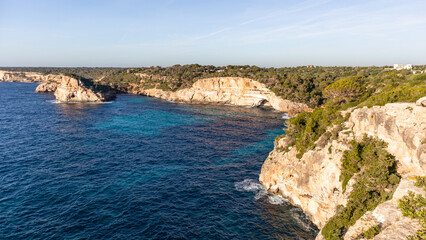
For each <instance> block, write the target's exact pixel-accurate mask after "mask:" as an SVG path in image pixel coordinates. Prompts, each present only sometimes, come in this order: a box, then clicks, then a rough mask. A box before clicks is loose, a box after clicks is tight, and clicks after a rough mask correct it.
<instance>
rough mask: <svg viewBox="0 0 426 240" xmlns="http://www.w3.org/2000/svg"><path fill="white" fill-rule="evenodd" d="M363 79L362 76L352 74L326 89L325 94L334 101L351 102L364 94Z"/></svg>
mask: <svg viewBox="0 0 426 240" xmlns="http://www.w3.org/2000/svg"><path fill="white" fill-rule="evenodd" d="M363 80H364V77H362V76H350V77H347V78H343V79H340V80H337V81H336V82H334V83H332V84H330V85H328V86H327V87H326V88H325V89H324V91H323V96H324V97H325V98H327V99H329V100H332V101H334V102H350V101H352V100H355V99H357V98H358V97H360V96H361V95H362V91H363V89H364V88H363V87H362V85H361V82H362V81H363Z"/></svg>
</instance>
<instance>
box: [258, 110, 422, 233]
mask: <svg viewBox="0 0 426 240" xmlns="http://www.w3.org/2000/svg"><path fill="white" fill-rule="evenodd" d="M344 126H345V128H344V129H345V130H342V131H340V132H339V134H338V137H337V139H334V140H330V141H329V142H328V143H327V145H326V146H324V147H317V148H316V149H314V150H310V151H308V152H306V153H305V154H304V155H303V157H302V158H301V159H298V158H297V157H296V153H297V151H296V149H295V148H293V149H290V151H289V152H284V151H282V150H281V149H285V148H286V147H287V143H288V139H287V138H282V139H280V140H279V141H278V142H276V144H275V149H274V150H273V151H272V152H271V153H270V154H269V157H268V158H267V159H266V161H265V162H264V164H263V166H262V170H261V174H260V176H259V180H260V182H261V183H262V184H263V185H264V186H265V187H266V189H268V191H270V192H272V193H276V194H280V195H282V196H283V197H285V198H287V199H289V200H290V201H291V202H292V203H293V204H295V205H297V206H300V207H301V208H302V209H303V210H304V212H305V213H307V214H308V215H309V216H310V218H311V220H312V221H313V222H314V223H315V224H316V225H317V226H318V227H319V228H321V227H323V226H324V224H325V223H327V221H328V220H329V219H330V218H331V217H332V216H334V214H335V213H336V208H337V206H338V205H345V204H346V202H347V198H348V195H349V192H350V191H351V184H353V182H351V181H352V180H353V179H352V180H351V181H349V183H348V189H347V190H346V192H345V193H343V191H342V183H341V182H340V181H339V176H340V173H341V158H342V155H343V152H344V150H346V149H348V148H349V144H348V143H349V141H350V140H353V139H356V140H360V139H361V138H362V136H363V135H364V134H367V135H369V136H373V137H377V138H379V139H381V140H384V141H385V142H387V143H388V147H387V149H386V150H387V151H388V152H389V153H390V154H392V155H394V156H395V158H396V159H397V161H398V172H399V174H400V175H401V176H402V181H401V183H400V185H399V187H398V188H397V190H396V192H395V196H394V198H393V199H392V200H390V201H387V202H384V203H382V204H380V205H379V206H378V207H377V208H376V210H375V212H372V213H371V212H370V213H368V214H365V215H364V217H363V218H364V221H366V220H365V219H367V220H368V221H370V223H373V222H376V223H377V222H379V223H381V224H382V232H381V233H380V234H379V235H378V236H376V238H377V239H386V236H389V235H392V232H393V233H394V234H395V233H396V232H395V231H396V230H395V229H399V230H400V231H401V232H400V233H399V234H400V235H401V234H402V235H404V236H407V235H408V234H412V233H414V232H415V230H416V229H417V228H418V227H419V225H418V223H417V222H416V221H413V220H411V219H409V220H407V219H406V218H405V217H402V214H401V213H400V211H399V210H398V209H397V208H396V206H397V205H396V201H397V200H398V198H400V197H401V196H402V195H404V194H406V193H407V191H408V190H413V191H417V192H418V191H422V190H421V189H417V188H415V187H414V186H413V183H412V180H411V182H410V180H409V178H410V177H412V176H416V175H421V176H424V175H425V173H426V107H423V106H421V104H418V105H416V104H415V103H392V104H386V105H385V106H381V107H379V106H376V107H372V108H361V109H355V110H354V111H353V112H352V113H351V116H350V118H349V120H348V121H347V122H345V123H344ZM423 194H424V193H423ZM362 221H363V220H362V219H360V220H358V222H359V223H358V222H357V223H356V224H355V226H352V227H351V228H350V229H349V230H348V233H347V234H346V235H345V236H346V239H352V237H354V236H357V234H359V233H360V231H362V228H363V227H366V226H368V224H365V222H364V223H363V222H362ZM357 225H358V226H357ZM402 227H403V228H402ZM321 238H322V236H321V235H319V236H318V239H321ZM388 239H394V238H388Z"/></svg>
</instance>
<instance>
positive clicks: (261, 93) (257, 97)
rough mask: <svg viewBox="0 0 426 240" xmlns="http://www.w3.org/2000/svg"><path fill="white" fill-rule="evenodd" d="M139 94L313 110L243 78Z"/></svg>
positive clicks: (217, 79) (184, 100)
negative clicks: (176, 89)
mask: <svg viewBox="0 0 426 240" xmlns="http://www.w3.org/2000/svg"><path fill="white" fill-rule="evenodd" d="M137 93H139V94H143V95H147V96H152V97H157V98H162V99H165V100H168V101H177V102H190V103H215V104H230V105H237V106H250V107H259V106H264V107H272V108H274V109H276V110H278V111H283V112H289V113H290V114H295V113H299V112H303V111H306V110H309V107H308V106H307V105H306V104H303V103H295V102H292V101H289V100H284V99H282V98H280V97H278V96H276V95H275V93H273V92H272V91H271V90H269V89H268V88H266V87H265V85H264V84H262V83H259V82H257V81H254V80H251V79H248V78H239V77H221V78H207V79H201V80H198V81H197V82H195V83H194V84H193V86H192V87H191V88H188V89H182V90H179V91H176V92H171V91H164V90H160V89H147V90H140V91H138V92H137Z"/></svg>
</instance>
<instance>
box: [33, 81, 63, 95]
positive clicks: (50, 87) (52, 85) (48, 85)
mask: <svg viewBox="0 0 426 240" xmlns="http://www.w3.org/2000/svg"><path fill="white" fill-rule="evenodd" d="M57 88H58V83H57V82H45V83H42V84H40V85H38V86H37V88H36V89H35V92H38V93H47V92H55V91H56V89H57Z"/></svg>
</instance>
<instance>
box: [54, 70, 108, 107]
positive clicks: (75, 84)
mask: <svg viewBox="0 0 426 240" xmlns="http://www.w3.org/2000/svg"><path fill="white" fill-rule="evenodd" d="M55 85H57V87H56V90H55V93H54V95H55V97H56V100H58V101H61V102H104V101H109V100H113V99H114V98H115V91H114V90H113V89H111V88H108V87H105V86H101V87H97V86H95V85H93V84H91V82H84V81H83V80H80V79H76V78H74V77H69V76H62V80H61V82H60V84H56V83H55ZM52 88H53V87H52Z"/></svg>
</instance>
